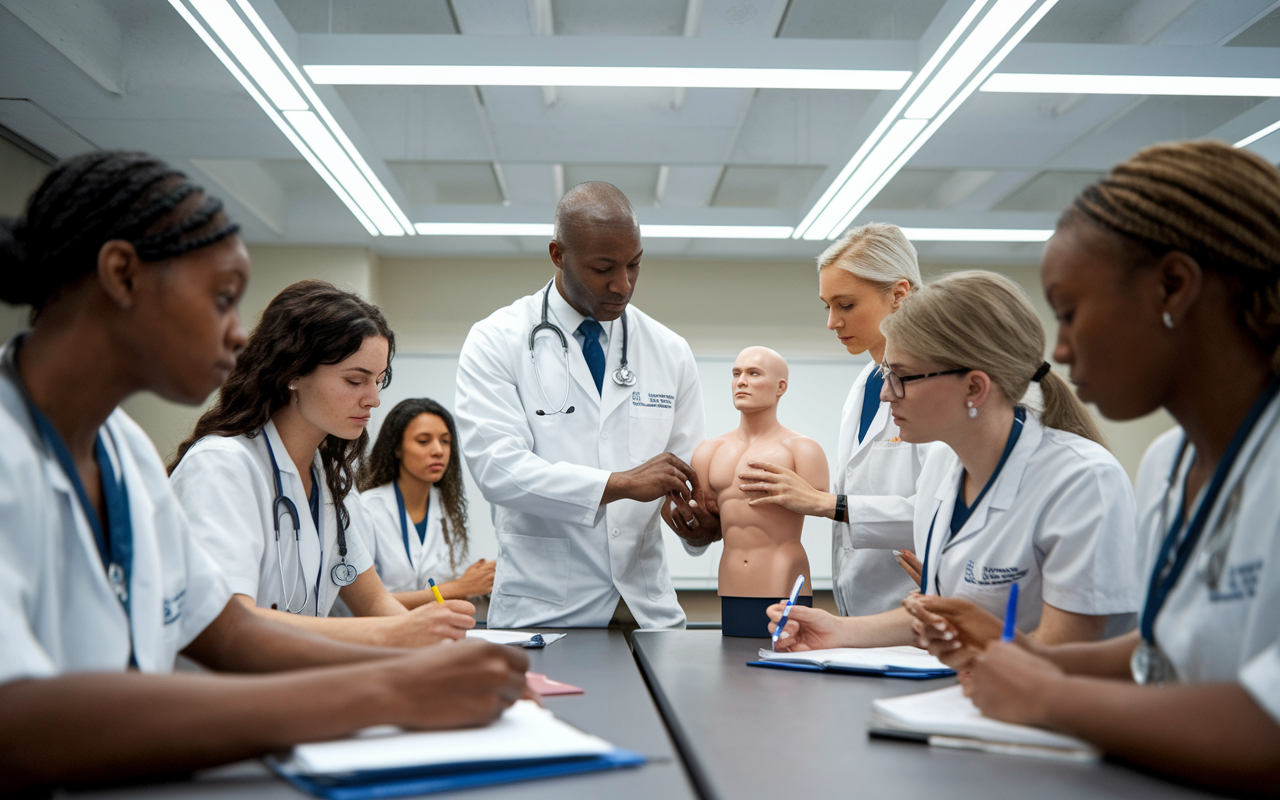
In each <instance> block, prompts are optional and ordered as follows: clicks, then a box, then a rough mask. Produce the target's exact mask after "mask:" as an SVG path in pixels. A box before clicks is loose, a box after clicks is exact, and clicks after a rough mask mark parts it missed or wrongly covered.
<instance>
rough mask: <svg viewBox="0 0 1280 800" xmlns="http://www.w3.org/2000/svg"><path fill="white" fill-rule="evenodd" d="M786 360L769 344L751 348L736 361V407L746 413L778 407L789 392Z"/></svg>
mask: <svg viewBox="0 0 1280 800" xmlns="http://www.w3.org/2000/svg"><path fill="white" fill-rule="evenodd" d="M789 377H790V371H789V369H788V368H787V360H786V359H785V358H783V357H782V356H781V355H780V354H779V353H778V352H777V351H776V350H770V349H769V348H767V347H748V348H747V349H745V350H743V351H742V352H741V353H738V358H737V359H736V360H735V361H734V362H733V382H732V383H731V384H730V388H731V389H732V391H733V407H734V408H736V409H738V410H739V411H741V412H743V413H752V412H756V411H763V410H766V409H776V408H777V406H778V401H779V400H781V399H782V395H784V394H786V391H787V379H788V378H789Z"/></svg>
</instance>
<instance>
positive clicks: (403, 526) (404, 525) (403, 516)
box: [391, 481, 413, 569]
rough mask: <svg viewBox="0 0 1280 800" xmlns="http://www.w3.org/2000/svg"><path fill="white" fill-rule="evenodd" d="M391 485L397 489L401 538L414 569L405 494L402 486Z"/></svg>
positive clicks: (394, 483) (410, 564)
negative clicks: (405, 508)
mask: <svg viewBox="0 0 1280 800" xmlns="http://www.w3.org/2000/svg"><path fill="white" fill-rule="evenodd" d="M391 485H392V486H394V487H395V489H396V508H398V509H399V510H400V538H401V539H403V540H404V554H405V555H406V556H408V557H409V567H410V569H412V568H413V553H412V552H410V550H409V523H408V522H406V520H407V519H408V517H409V514H408V512H406V511H405V510H404V494H403V493H402V492H401V491H400V484H398V483H396V482H395V481H392V482H391Z"/></svg>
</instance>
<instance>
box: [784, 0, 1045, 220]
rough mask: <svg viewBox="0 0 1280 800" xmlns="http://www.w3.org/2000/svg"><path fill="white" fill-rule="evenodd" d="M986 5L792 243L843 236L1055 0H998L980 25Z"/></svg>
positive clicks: (971, 13) (977, 1)
mask: <svg viewBox="0 0 1280 800" xmlns="http://www.w3.org/2000/svg"><path fill="white" fill-rule="evenodd" d="M988 3H989V0H974V2H973V3H972V4H971V5H970V6H969V8H968V9H967V10H966V11H965V13H964V15H963V16H962V17H961V19H960V21H959V22H958V23H957V24H956V25H955V27H954V28H952V29H951V31H950V33H948V34H947V37H946V38H945V39H943V41H942V44H940V45H939V46H938V49H937V50H935V51H934V53H933V55H932V56H930V57H929V60H928V61H927V62H926V63H925V65H924V67H922V68H921V70H920V71H919V72H918V73H917V74H916V77H915V78H914V79H913V80H912V81H911V83H910V84H908V85H907V88H906V89H905V90H904V91H903V93H902V95H901V96H900V97H899V98H898V100H897V101H896V102H895V103H894V105H893V107H892V108H890V109H889V113H888V114H886V115H885V117H884V118H883V119H882V120H881V121H880V123H879V125H877V126H876V128H875V130H873V131H872V133H871V135H870V136H869V137H867V139H866V141H865V142H863V144H862V146H861V147H859V148H858V151H857V152H856V153H854V156H853V158H852V159H850V160H849V163H848V164H846V165H845V167H844V169H843V170H841V171H840V174H839V175H837V176H836V179H835V180H834V181H832V183H831V185H830V186H828V187H827V190H826V191H825V192H823V194H822V196H821V197H820V198H819V199H818V202H817V203H815V204H814V206H813V208H811V209H810V210H809V213H808V214H806V215H805V217H804V219H803V220H802V221H801V222H800V224H799V225H797V226H796V228H795V232H794V233H793V234H792V237H793V238H801V237H803V238H804V239H807V240H816V239H832V238H835V237H836V236H837V235H839V233H840V232H841V231H843V230H844V229H845V228H846V227H847V226H848V225H849V224H851V223H852V222H853V220H854V218H855V217H857V215H858V214H859V213H861V212H862V210H863V209H864V208H865V207H866V206H867V204H868V203H870V202H871V200H872V199H873V198H874V197H875V196H876V194H878V193H879V192H880V190H881V189H882V188H884V186H885V184H887V183H888V182H889V180H890V179H892V178H893V176H894V175H896V174H897V173H898V171H899V170H900V169H902V167H903V165H905V164H906V163H907V161H908V160H909V159H910V158H911V156H913V155H914V154H915V152H916V151H917V150H919V149H920V147H921V146H923V145H924V143H925V142H926V141H928V140H929V138H930V137H931V136H933V134H934V133H935V132H937V130H938V128H940V127H941V126H942V123H943V122H945V121H946V120H947V119H948V118H949V117H950V116H951V115H952V114H953V113H955V110H956V109H957V108H959V107H960V104H961V103H963V102H964V101H965V100H966V99H967V98H968V97H969V95H971V94H972V93H973V92H974V91H975V90H976V89H977V88H978V86H980V85H981V84H982V81H984V80H985V79H986V78H987V76H988V75H990V74H991V72H992V71H993V70H994V69H995V68H996V67H997V66H999V64H1000V62H1001V61H1003V60H1004V58H1005V56H1007V55H1008V54H1009V52H1010V51H1011V50H1012V49H1013V48H1014V47H1015V46H1016V45H1017V44H1018V42H1020V41H1022V39H1023V37H1025V36H1026V35H1027V33H1028V32H1030V31H1031V29H1032V28H1033V27H1035V25H1036V23H1037V22H1039V21H1040V19H1041V18H1042V17H1043V16H1044V15H1045V14H1047V13H1048V12H1049V10H1050V9H1051V8H1053V6H1054V5H1055V4H1056V3H1057V0H995V3H994V4H993V5H991V8H990V10H989V11H987V13H986V15H985V16H982V18H981V20H978V16H979V14H981V12H982V11H983V10H984V9H985V8H986V7H987V6H988ZM975 20H978V21H977V24H976V25H975V24H974V22H975ZM1019 22H1021V23H1022V24H1021V25H1020V26H1019ZM1011 32H1012V33H1011ZM966 34H967V35H966ZM944 59H945V60H946V63H945V64H944V63H943V60H944ZM957 90H958V91H957ZM913 99H914V100H915V102H914V103H911V101H912V100H913ZM908 103H911V105H910V106H909V107H908V105H907V104H908ZM904 109H905V111H904Z"/></svg>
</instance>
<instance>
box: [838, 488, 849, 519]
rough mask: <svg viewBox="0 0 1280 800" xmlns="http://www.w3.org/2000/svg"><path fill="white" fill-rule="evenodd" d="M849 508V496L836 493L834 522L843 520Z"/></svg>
mask: <svg viewBox="0 0 1280 800" xmlns="http://www.w3.org/2000/svg"><path fill="white" fill-rule="evenodd" d="M848 510H849V498H848V497H845V496H844V495H842V494H838V495H836V522H844V521H845V517H847V516H848V514H847V513H846V512H847V511H848Z"/></svg>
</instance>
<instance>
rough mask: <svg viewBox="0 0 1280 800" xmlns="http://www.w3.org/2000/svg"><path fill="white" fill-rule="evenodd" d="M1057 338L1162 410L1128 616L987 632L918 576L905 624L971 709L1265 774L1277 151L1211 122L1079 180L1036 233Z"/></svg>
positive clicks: (1137, 409)
mask: <svg viewBox="0 0 1280 800" xmlns="http://www.w3.org/2000/svg"><path fill="white" fill-rule="evenodd" d="M1040 280H1041V282H1042V283H1043V285H1044V291H1045V295H1046V297H1047V298H1048V300H1049V305H1050V306H1051V307H1052V308H1053V311H1054V314H1055V315H1056V316H1057V318H1058V339H1057V343H1056V345H1055V347H1054V351H1053V355H1054V358H1055V359H1057V360H1058V361H1060V362H1062V363H1064V364H1068V365H1070V367H1071V380H1072V382H1073V383H1074V384H1075V385H1076V392H1077V393H1078V394H1079V395H1080V397H1081V398H1082V399H1087V400H1090V401H1092V402H1094V403H1097V406H1098V409H1099V410H1100V411H1101V412H1102V413H1103V414H1105V415H1106V416H1107V417H1109V418H1111V419H1134V418H1136V417H1141V416H1144V415H1146V414H1148V413H1150V412H1151V411H1153V410H1155V409H1156V408H1159V407H1163V408H1165V409H1167V410H1168V411H1169V413H1170V414H1172V415H1173V417H1174V419H1176V420H1177V422H1178V426H1177V427H1176V428H1174V429H1172V430H1170V431H1169V432H1168V433H1166V434H1164V435H1163V436H1161V437H1160V438H1158V439H1157V440H1156V441H1155V442H1153V443H1152V445H1151V447H1150V448H1149V449H1148V450H1147V454H1146V457H1145V458H1144V459H1143V461H1142V466H1141V467H1140V468H1139V470H1138V480H1137V487H1138V489H1137V497H1138V512H1139V514H1140V517H1139V519H1138V530H1139V532H1140V534H1141V536H1142V539H1143V544H1144V546H1145V548H1146V549H1145V553H1144V555H1145V558H1144V559H1143V565H1144V568H1143V572H1142V585H1143V587H1144V588H1146V589H1147V595H1146V600H1145V601H1144V603H1143V606H1142V616H1141V625H1140V626H1139V629H1138V630H1136V631H1133V632H1131V633H1129V634H1127V635H1124V636H1117V637H1115V638H1112V639H1108V640H1106V641H1104V642H1098V643H1092V644H1087V645H1086V644H1077V645H1072V646H1059V647H1046V646H1045V645H1044V644H1043V643H1039V642H1032V641H1027V640H1025V639H1021V638H1020V639H1019V640H1018V641H1017V642H1014V643H1010V644H1003V643H1001V642H999V641H998V639H999V638H1000V637H999V635H998V634H994V635H993V632H992V625H991V623H992V621H993V620H991V619H990V618H989V617H988V615H986V614H985V613H983V612H982V611H980V610H978V609H974V608H972V607H971V606H969V605H968V604H967V603H961V602H956V601H941V602H940V601H939V598H933V597H929V598H920V599H919V603H918V605H919V608H917V609H916V613H917V614H918V615H919V628H918V630H919V632H920V633H921V634H922V636H923V638H922V639H921V641H920V642H919V644H920V645H921V646H926V645H927V646H928V647H929V649H930V651H931V652H933V653H934V654H935V655H937V656H939V657H940V658H942V659H943V660H944V661H946V662H947V663H949V664H952V665H954V666H955V667H956V668H957V669H961V670H965V671H966V674H967V678H966V690H967V692H968V694H969V696H970V697H971V699H972V700H973V702H974V704H975V705H976V706H977V707H978V708H979V709H981V710H982V713H984V714H986V715H987V716H990V717H994V718H995V719H1000V720H1006V721H1009V722H1017V723H1022V724H1028V725H1037V726H1040V727H1043V728H1050V729H1053V730H1058V731H1063V732H1065V733H1068V734H1071V735H1072V736H1077V737H1079V738H1082V739H1085V740H1087V741H1089V742H1091V743H1092V744H1094V745H1095V746H1096V747H1098V748H1099V749H1100V750H1103V751H1104V752H1106V753H1107V755H1108V756H1111V757H1113V758H1118V759H1123V760H1125V761H1129V762H1133V763H1135V764H1138V765H1140V766H1143V767H1146V768H1150V769H1154V770H1157V771H1159V772H1163V773H1166V774H1169V775H1173V776H1176V777H1178V778H1181V779H1183V780H1189V781H1194V782H1196V783H1200V784H1206V785H1209V786H1212V787H1215V788H1219V789H1227V790H1231V791H1233V792H1241V793H1249V794H1257V795H1265V796H1270V797H1274V796H1276V795H1277V793H1278V792H1280V569H1278V567H1280V500H1278V497H1280V494H1278V493H1277V489H1278V488H1280V171H1277V170H1276V168H1275V167H1274V166H1272V165H1271V164H1270V163H1269V162H1268V161H1267V160H1266V159H1263V158H1261V157H1259V156H1258V155H1257V154H1255V153H1251V152H1250V151H1248V150H1245V149H1243V148H1236V147H1232V146H1231V145H1229V144H1227V143H1225V142H1214V141H1199V142H1173V143H1169V144H1162V145H1156V146H1154V147H1149V148H1147V149H1145V150H1143V151H1141V152H1139V153H1138V154H1136V155H1134V156H1133V157H1132V158H1130V159H1129V160H1127V161H1125V162H1124V163H1122V164H1120V165H1119V166H1117V167H1116V168H1115V169H1113V170H1112V171H1111V172H1110V174H1108V175H1107V177H1106V178H1104V179H1103V180H1101V181H1099V182H1098V183H1096V184H1094V185H1092V186H1090V187H1088V188H1087V189H1085V190H1084V191H1083V192H1082V193H1081V194H1080V196H1079V197H1077V198H1076V200H1075V202H1074V204H1073V205H1072V207H1071V208H1070V209H1068V210H1067V212H1066V213H1064V214H1063V215H1062V217H1061V218H1060V219H1059V221H1058V226H1057V230H1056V232H1055V233H1054V235H1053V238H1051V239H1050V240H1049V244H1048V245H1047V246H1046V247H1045V250H1044V255H1043V256H1042V258H1041V263H1040Z"/></svg>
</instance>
